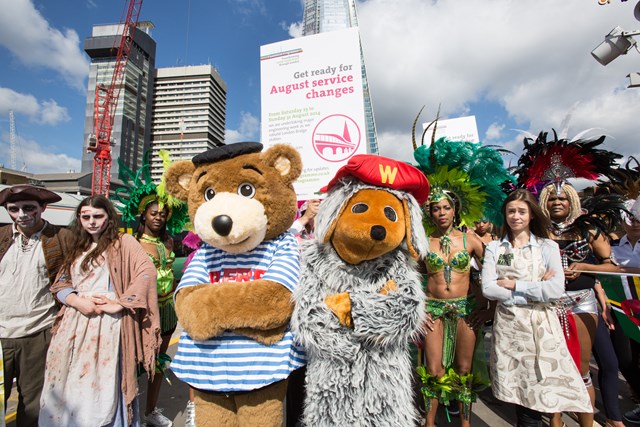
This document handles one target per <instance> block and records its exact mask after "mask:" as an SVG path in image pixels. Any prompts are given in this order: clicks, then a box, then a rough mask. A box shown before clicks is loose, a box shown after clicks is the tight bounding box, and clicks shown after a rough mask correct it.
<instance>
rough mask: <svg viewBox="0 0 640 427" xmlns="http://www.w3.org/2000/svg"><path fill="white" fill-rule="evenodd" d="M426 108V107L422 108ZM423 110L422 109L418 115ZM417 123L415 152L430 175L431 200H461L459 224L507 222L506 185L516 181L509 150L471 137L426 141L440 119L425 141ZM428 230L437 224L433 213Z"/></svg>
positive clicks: (508, 185) (421, 166)
mask: <svg viewBox="0 0 640 427" xmlns="http://www.w3.org/2000/svg"><path fill="white" fill-rule="evenodd" d="M420 112H422V110H420ZM419 116H420V113H418V117H419ZM418 117H416V120H415V121H414V123H413V148H414V153H413V156H414V158H415V159H416V161H417V162H418V168H419V169H420V170H422V172H423V173H424V174H425V175H426V176H427V179H428V180H429V184H430V185H431V195H430V197H429V200H428V201H427V203H434V202H437V201H439V200H442V199H443V198H444V197H446V198H449V199H450V200H451V199H452V198H455V199H456V200H457V203H456V204H457V206H456V209H457V215H458V216H459V218H460V223H459V224H458V225H459V226H467V227H470V228H471V227H473V225H474V223H475V222H476V221H479V220H480V219H482V218H486V219H488V220H489V221H491V222H492V223H493V224H495V225H496V226H501V225H502V223H503V218H502V213H501V208H502V202H503V201H504V199H505V198H506V197H507V192H506V191H505V189H506V188H508V187H510V186H512V185H513V183H514V182H515V180H514V178H513V176H511V174H510V173H509V172H508V171H507V169H506V168H505V167H504V162H503V161H502V153H505V152H507V151H506V150H503V149H499V148H496V147H493V146H488V145H482V144H479V143H474V142H468V141H449V140H447V139H445V138H440V139H438V140H434V138H432V142H431V145H430V146H428V147H427V146H425V145H424V135H425V133H426V132H427V130H428V129H429V128H430V127H431V126H432V125H433V126H434V130H433V135H435V131H436V128H437V119H436V120H435V121H434V122H432V123H431V124H429V126H428V127H427V128H426V129H425V131H424V132H423V134H422V141H421V145H420V146H417V144H416V142H415V126H416V123H417V121H418ZM425 229H426V231H427V233H429V234H430V233H431V232H433V231H435V229H436V226H435V225H434V224H433V223H432V222H431V218H430V216H429V215H425Z"/></svg>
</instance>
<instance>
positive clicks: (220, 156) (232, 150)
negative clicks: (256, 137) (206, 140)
mask: <svg viewBox="0 0 640 427" xmlns="http://www.w3.org/2000/svg"><path fill="white" fill-rule="evenodd" d="M260 151H262V144H260V143H259V142H236V143H234V144H226V145H221V146H219V147H214V148H212V149H211V150H207V151H205V152H204V153H200V154H198V155H196V156H194V157H193V159H191V161H192V162H193V164H194V165H196V166H198V165H203V164H206V163H215V162H219V161H221V160H227V159H232V158H234V157H237V156H241V155H243V154H251V153H259V152H260Z"/></svg>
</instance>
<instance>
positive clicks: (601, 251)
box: [517, 131, 621, 427]
mask: <svg viewBox="0 0 640 427" xmlns="http://www.w3.org/2000/svg"><path fill="white" fill-rule="evenodd" d="M604 138H605V137H604V136H601V137H599V138H596V139H589V140H584V139H574V140H573V141H569V140H568V139H566V138H562V139H558V136H557V134H556V133H555V131H554V139H553V140H551V141H547V133H546V132H541V133H540V135H539V136H538V137H537V138H536V139H535V141H534V140H533V139H532V138H528V137H527V138H525V142H524V146H525V149H524V152H523V154H522V156H521V157H520V159H519V162H518V170H517V175H518V185H519V186H522V187H525V188H529V189H533V190H534V191H538V190H539V188H540V187H542V189H541V190H539V204H540V208H541V209H542V211H543V213H544V214H545V216H547V217H548V218H549V219H550V220H551V225H552V227H551V235H550V236H551V238H552V239H553V240H555V241H556V242H557V243H558V245H559V246H560V253H561V255H562V263H563V268H564V273H565V293H564V294H563V296H562V298H561V299H560V300H559V301H558V304H557V311H558V315H559V316H560V322H561V324H562V326H563V330H564V332H565V338H566V340H567V345H568V347H569V350H570V352H571V353H572V355H573V357H574V360H575V362H576V365H577V366H578V369H579V371H580V374H581V375H582V378H583V381H584V384H585V386H586V387H587V390H588V392H589V395H590V397H591V402H592V405H593V404H594V402H595V391H594V388H593V384H592V382H591V374H590V372H589V360H590V358H591V353H592V350H591V349H592V346H593V345H594V341H595V338H596V330H597V324H598V317H599V316H598V303H600V305H601V307H602V308H603V315H604V316H607V313H608V312H607V310H606V296H605V295H604V291H603V290H602V287H601V286H600V285H599V283H597V280H596V276H595V274H592V273H588V272H589V271H605V272H607V271H609V272H615V271H618V268H617V267H616V266H615V265H614V264H612V262H611V247H610V246H609V242H608V240H607V236H606V233H607V232H608V231H609V230H610V228H611V226H612V225H613V223H612V222H609V221H605V219H608V218H611V219H615V218H618V219H619V218H620V208H621V205H620V203H618V201H619V198H618V197H611V196H606V197H600V198H598V199H597V200H595V199H594V200H592V201H591V203H589V204H586V203H585V204H584V205H581V203H580V198H579V195H578V192H577V191H576V189H575V188H574V187H573V186H572V185H571V184H570V183H568V181H567V180H568V179H570V178H586V179H591V180H595V179H597V178H599V177H601V176H609V175H610V174H611V171H612V168H613V166H614V165H615V160H616V159H617V158H619V157H621V156H619V155H618V154H615V153H613V152H610V151H607V150H602V149H599V148H596V147H598V146H599V145H601V144H602V142H603V141H604ZM583 208H585V209H583ZM614 222H615V221H614ZM605 321H607V324H608V323H609V319H607V318H605ZM601 345H606V346H608V347H609V348H611V342H610V340H605V342H602V343H601ZM610 353H613V352H612V351H607V352H606V353H605V352H603V354H610ZM611 363H614V364H617V361H615V358H614V360H613V361H611ZM601 367H603V366H601ZM605 368H606V367H605ZM615 395H616V396H617V393H616V394H615ZM614 404H617V400H616V401H615V403H614ZM578 419H579V423H580V425H581V426H583V427H586V426H589V427H591V426H592V424H593V409H592V410H591V411H589V412H581V413H578ZM551 425H552V426H553V427H560V426H562V419H561V416H560V414H559V413H556V414H554V415H553V417H552V419H551Z"/></svg>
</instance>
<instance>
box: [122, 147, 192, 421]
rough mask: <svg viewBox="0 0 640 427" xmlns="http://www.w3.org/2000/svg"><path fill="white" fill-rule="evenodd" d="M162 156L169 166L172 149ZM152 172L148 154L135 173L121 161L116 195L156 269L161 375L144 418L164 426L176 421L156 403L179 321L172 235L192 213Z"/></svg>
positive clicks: (154, 383) (150, 389)
mask: <svg viewBox="0 0 640 427" xmlns="http://www.w3.org/2000/svg"><path fill="white" fill-rule="evenodd" d="M159 157H160V158H161V159H162V160H163V165H164V168H165V169H166V168H167V167H168V166H169V165H170V164H171V161H170V159H169V152H167V151H165V150H160V152H159ZM150 171H151V165H150V163H149V158H148V154H147V155H145V157H144V161H143V164H142V166H141V167H140V169H138V172H136V173H135V175H134V174H133V172H132V171H131V170H130V169H129V168H128V167H127V166H126V165H125V164H124V163H122V162H120V175H121V176H122V177H124V182H125V187H122V188H119V189H118V190H117V191H116V197H117V198H118V199H119V200H120V202H121V203H120V206H122V207H121V209H120V210H121V212H122V219H123V221H124V222H132V221H134V220H135V219H138V228H137V232H136V236H135V237H136V239H137V240H138V242H139V243H140V244H141V245H142V247H143V248H144V250H145V251H146V252H147V254H148V255H149V258H150V259H151V261H152V262H153V265H154V266H155V267H156V271H157V275H156V289H157V293H158V309H159V315H160V336H161V338H162V343H161V344H160V351H159V354H158V358H157V366H156V373H157V374H159V375H155V376H154V377H153V380H151V379H150V380H149V383H148V387H147V403H146V409H145V412H144V420H145V422H146V424H147V425H149V426H158V427H164V426H171V425H173V422H172V421H171V420H170V419H169V418H167V417H165V416H164V415H163V414H162V408H156V404H157V403H158V397H159V395H160V387H161V385H162V383H163V381H164V380H167V382H168V378H167V377H166V375H165V374H164V371H165V369H166V368H167V367H168V365H169V363H170V362H171V358H170V357H169V356H168V355H167V349H168V348H169V343H170V341H171V336H172V335H173V332H174V331H175V330H176V326H177V324H178V317H177V316H176V311H175V306H174V301H173V294H174V292H175V289H176V283H175V278H174V274H173V262H174V260H175V253H174V252H173V238H172V237H171V236H173V235H175V234H177V233H179V232H180V231H182V230H183V228H184V227H185V225H186V224H187V223H188V221H189V216H188V213H187V205H186V204H185V203H182V202H181V201H180V200H177V199H176V198H174V197H172V196H170V195H169V194H167V193H166V191H165V190H164V189H165V184H164V177H163V178H162V180H161V182H160V185H158V186H157V187H156V185H155V184H154V182H153V180H152V178H151V173H150ZM138 215H139V217H138Z"/></svg>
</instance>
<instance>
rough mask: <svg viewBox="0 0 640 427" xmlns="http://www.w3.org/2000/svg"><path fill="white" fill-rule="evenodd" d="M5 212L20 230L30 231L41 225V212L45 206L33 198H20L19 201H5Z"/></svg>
mask: <svg viewBox="0 0 640 427" xmlns="http://www.w3.org/2000/svg"><path fill="white" fill-rule="evenodd" d="M6 209H7V213H8V214H9V216H10V217H11V219H12V220H13V222H14V223H15V224H16V226H17V227H18V228H19V229H20V230H22V231H26V230H28V231H31V230H33V229H35V228H37V227H42V212H44V209H45V207H44V206H42V205H40V203H38V202H36V201H34V200H21V201H19V202H7V204H6Z"/></svg>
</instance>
